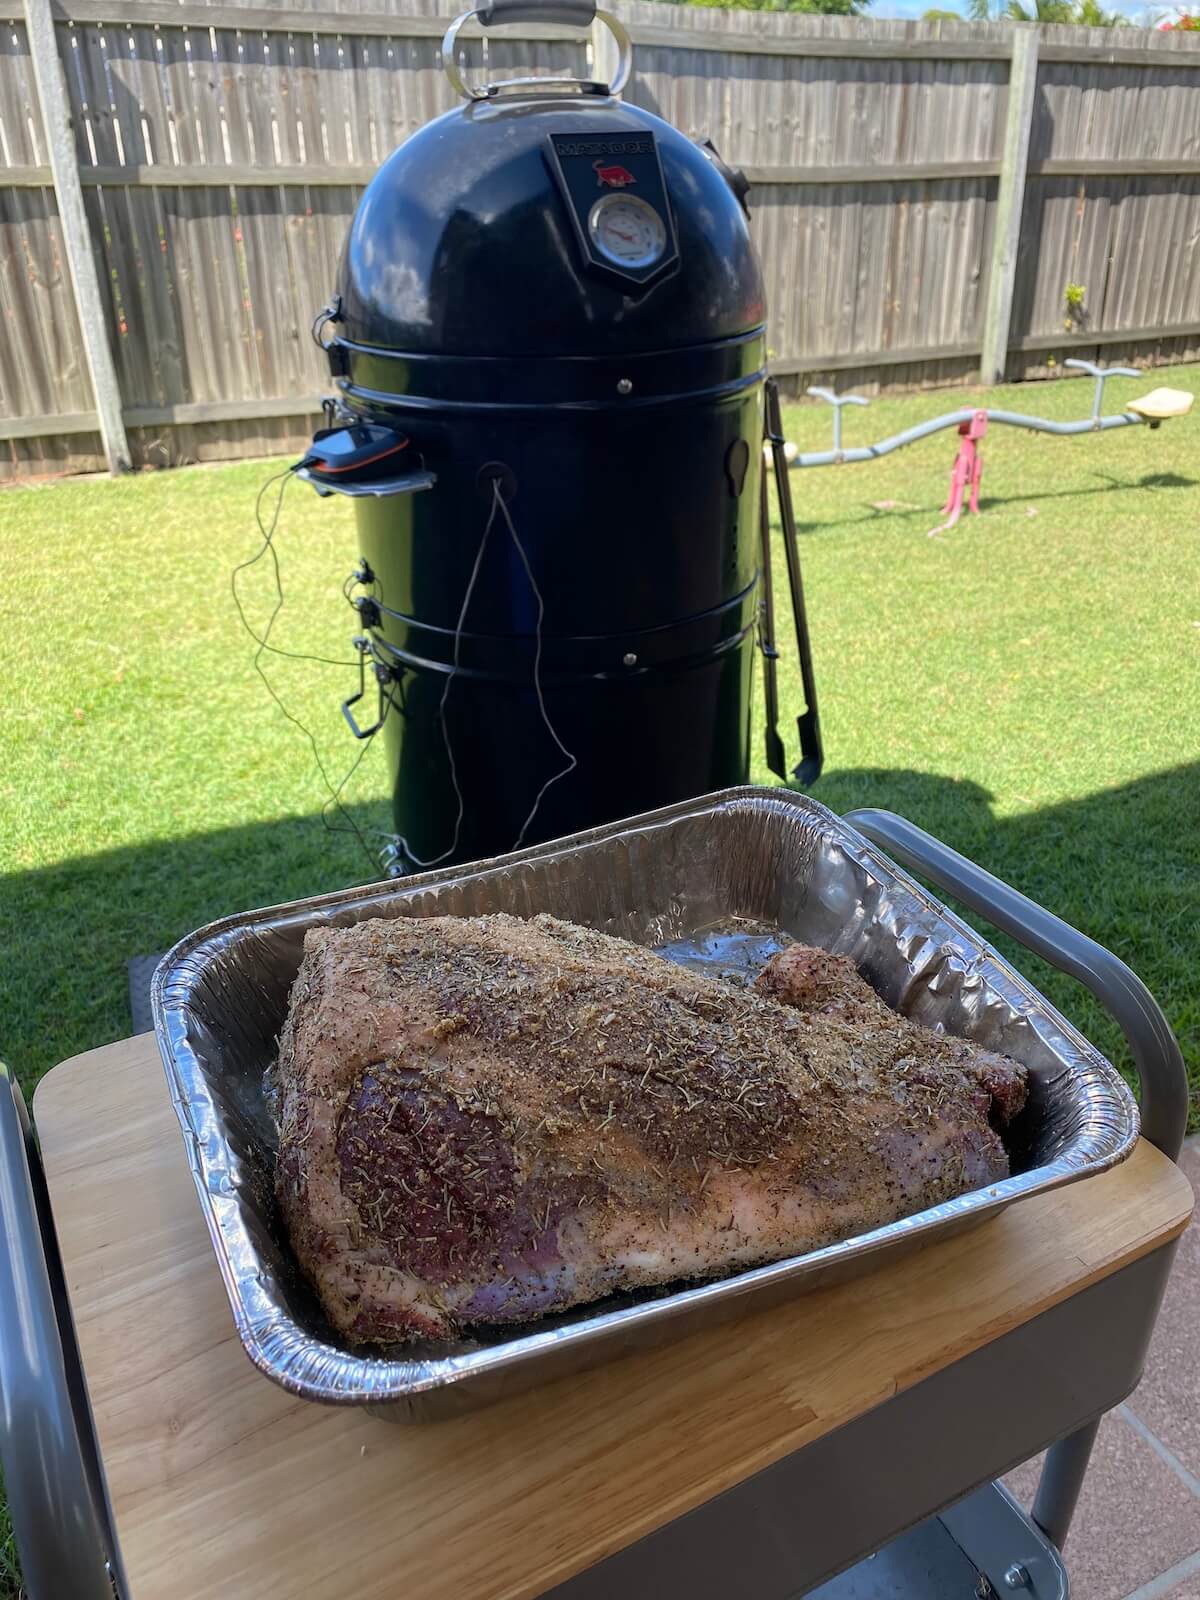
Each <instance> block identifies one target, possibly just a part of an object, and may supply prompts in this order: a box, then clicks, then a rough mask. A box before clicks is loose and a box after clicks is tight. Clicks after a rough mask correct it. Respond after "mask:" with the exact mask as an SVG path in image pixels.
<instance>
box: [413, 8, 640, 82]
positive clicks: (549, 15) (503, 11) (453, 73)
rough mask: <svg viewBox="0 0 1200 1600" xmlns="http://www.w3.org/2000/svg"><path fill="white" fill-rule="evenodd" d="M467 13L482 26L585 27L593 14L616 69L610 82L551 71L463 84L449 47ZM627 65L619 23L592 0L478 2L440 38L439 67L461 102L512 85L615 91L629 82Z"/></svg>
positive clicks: (629, 49)
mask: <svg viewBox="0 0 1200 1600" xmlns="http://www.w3.org/2000/svg"><path fill="white" fill-rule="evenodd" d="M472 17H477V18H478V19H479V21H480V23H481V25H482V26H483V27H485V28H495V27H499V26H501V25H502V24H504V23H508V22H525V23H534V24H539V23H551V22H553V23H558V24H561V25H562V26H563V27H568V28H587V27H590V25H591V23H592V22H593V21H595V20H596V19H597V18H598V19H599V20H600V21H601V22H603V23H604V24H605V25H606V26H607V28H608V30H609V32H610V33H611V34H612V36H613V38H614V39H615V40H616V41H617V70H616V73H615V74H614V76H613V79H612V81H611V83H596V82H592V81H591V80H589V79H587V78H573V77H571V76H570V74H568V73H551V74H548V75H547V76H546V77H544V78H536V77H534V78H505V79H502V80H501V81H500V82H499V83H484V84H478V85H476V84H473V83H468V82H467V80H466V79H465V78H464V77H463V75H462V72H461V71H460V70H459V65H458V62H457V61H456V60H455V56H454V47H455V45H456V44H457V42H458V36H459V33H460V32H461V31H462V28H463V26H464V25H465V24H466V23H468V22H470V20H471V18H472ZM632 63H633V44H632V42H631V40H630V38H629V35H628V33H627V32H626V31H625V28H624V26H623V24H622V23H621V22H620V21H619V19H618V18H616V17H614V16H613V14H612V12H611V11H601V10H598V9H597V6H596V0H484V3H483V4H482V5H479V6H476V7H474V9H472V10H471V11H464V12H463V13H462V15H461V16H459V17H455V19H454V21H453V22H452V23H451V24H450V26H449V27H448V28H447V29H446V36H445V38H444V39H443V40H442V69H443V71H444V72H445V74H446V76H447V77H448V78H449V80H450V82H451V84H452V85H453V86H454V88H455V90H456V91H457V92H458V93H459V94H460V95H461V96H462V97H463V99H464V100H494V99H496V98H497V96H499V95H501V94H508V93H509V92H510V91H511V90H514V89H516V90H522V91H523V90H526V89H545V88H552V89H562V88H572V89H578V90H579V92H580V93H581V94H595V95H619V94H620V92H621V90H622V89H623V88H624V87H625V85H626V83H628V81H629V69H630V67H631V65H632Z"/></svg>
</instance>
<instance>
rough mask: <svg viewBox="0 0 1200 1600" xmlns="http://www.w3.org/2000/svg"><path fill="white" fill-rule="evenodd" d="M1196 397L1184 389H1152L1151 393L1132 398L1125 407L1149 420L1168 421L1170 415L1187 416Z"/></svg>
mask: <svg viewBox="0 0 1200 1600" xmlns="http://www.w3.org/2000/svg"><path fill="white" fill-rule="evenodd" d="M1194 399H1195V396H1194V395H1190V394H1188V393H1187V392H1186V390H1183V389H1152V390H1151V391H1150V393H1149V394H1143V395H1140V396H1139V397H1138V398H1137V399H1136V400H1130V401H1129V402H1128V403H1127V405H1126V407H1125V409H1126V411H1132V412H1133V413H1134V414H1135V415H1136V416H1139V417H1144V418H1145V420H1146V421H1147V422H1166V421H1167V419H1168V418H1169V417H1186V416H1187V414H1188V412H1189V411H1190V410H1191V409H1192V402H1193V400H1194Z"/></svg>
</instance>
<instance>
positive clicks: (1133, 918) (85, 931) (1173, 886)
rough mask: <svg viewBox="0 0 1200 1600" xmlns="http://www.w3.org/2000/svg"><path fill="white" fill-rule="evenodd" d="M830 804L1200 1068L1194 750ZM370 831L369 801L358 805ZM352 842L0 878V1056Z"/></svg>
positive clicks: (306, 820) (104, 859)
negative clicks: (1093, 782) (933, 861)
mask: <svg viewBox="0 0 1200 1600" xmlns="http://www.w3.org/2000/svg"><path fill="white" fill-rule="evenodd" d="M813 794H814V797H815V798H817V799H819V800H821V801H823V802H824V803H825V804H826V805H828V806H830V807H831V808H832V809H833V810H835V811H839V812H843V811H848V810H850V809H852V808H853V807H855V806H866V805H875V806H885V807H887V808H888V809H890V810H893V811H898V812H900V813H901V814H902V815H904V816H907V817H910V818H911V819H912V820H913V821H914V822H916V823H918V824H919V825H920V826H922V827H925V828H927V829H929V831H930V832H932V833H934V834H936V835H938V837H940V838H942V839H944V840H945V841H946V843H948V844H950V845H952V846H954V847H955V848H956V849H959V850H962V851H963V852H964V853H965V854H967V855H969V856H972V857H973V858H974V859H975V860H977V861H979V862H980V863H981V864H982V865H984V866H986V867H987V868H988V869H989V870H991V871H993V872H995V873H996V874H997V875H998V876H999V877H1001V878H1004V879H1006V880H1007V881H1008V882H1009V883H1011V884H1013V885H1014V886H1015V887H1016V888H1018V889H1021V890H1023V891H1024V892H1025V893H1027V894H1029V895H1030V896H1032V898H1033V899H1035V900H1038V901H1040V902H1041V903H1042V904H1043V905H1045V906H1047V907H1049V908H1050V909H1051V910H1053V911H1055V912H1057V913H1058V914H1059V915H1061V916H1063V917H1064V918H1066V920H1067V921H1068V922H1071V923H1073V924H1074V925H1075V926H1076V927H1078V928H1081V929H1082V930H1083V931H1084V932H1085V933H1089V934H1091V935H1092V936H1093V937H1094V938H1096V939H1098V940H1100V942H1101V943H1102V944H1105V945H1107V946H1108V947H1109V948H1111V949H1113V950H1115V951H1116V952H1117V953H1118V954H1119V955H1121V956H1123V957H1124V958H1125V959H1126V960H1128V961H1129V963H1130V965H1131V966H1133V967H1134V968H1135V970H1137V971H1138V972H1139V974H1140V975H1141V976H1142V977H1143V978H1144V979H1145V981H1146V982H1147V983H1148V984H1149V986H1150V988H1151V989H1152V990H1153V991H1154V993H1155V995H1156V996H1157V998H1158V999H1159V1001H1160V1003H1161V1004H1162V1006H1163V1008H1164V1010H1165V1011H1166V1013H1167V1015H1168V1017H1169V1018H1170V1020H1171V1023H1172V1025H1173V1027H1174V1028H1175V1030H1176V1032H1177V1033H1178V1034H1179V1037H1180V1042H1181V1044H1182V1045H1183V1049H1184V1054H1185V1056H1187V1057H1188V1058H1189V1060H1190V1061H1191V1062H1193V1063H1195V1066H1196V1067H1200V829H1198V828H1197V826H1196V816H1197V812H1198V810H1200V763H1196V764H1192V765H1188V766H1181V767H1177V768H1175V769H1173V770H1170V771H1167V772H1162V773H1156V774H1154V775H1153V776H1151V777H1146V778H1142V779H1139V780H1138V781H1137V782H1135V783H1131V784H1128V785H1126V786H1124V787H1122V788H1118V789H1112V790H1106V791H1102V792H1101V793H1098V794H1095V795H1090V796H1088V797H1087V798H1086V799H1084V800H1079V801H1073V802H1071V803H1069V804H1065V805H1060V806H1052V807H1048V808H1046V809H1044V810H1041V811H1037V812H1031V813H1029V814H1026V815H1021V816H1017V817H1010V818H1002V819H997V818H996V817H995V815H994V814H993V810H992V804H991V796H990V795H989V794H988V793H987V791H986V790H984V789H982V788H980V787H979V786H978V785H977V784H974V783H970V782H955V781H954V780H953V779H950V778H946V777H940V776H937V775H935V774H931V773H923V772H911V771H902V770H901V771H884V770H873V769H859V770H849V771H842V772H836V771H835V772H830V773H829V774H827V775H826V776H825V777H823V778H822V779H821V780H820V782H819V783H818V784H817V785H816V786H815V788H814V790H813ZM352 814H353V815H354V818H355V821H356V822H358V823H359V825H360V826H364V827H370V826H376V825H378V823H379V820H380V818H379V813H378V811H374V812H369V810H368V808H354V809H353V811H352ZM376 875H377V874H373V873H372V872H371V871H370V864H369V861H368V859H367V857H366V856H364V854H363V853H362V850H361V848H360V847H359V846H358V844H357V843H356V842H355V841H354V840H353V839H352V838H351V837H349V836H343V835H330V834H328V833H326V832H325V830H324V829H323V828H322V826H321V823H320V820H319V818H318V817H316V816H313V817H294V818H288V819H285V820H282V821H273V822H264V823H256V824H252V825H248V826H245V827H238V828H227V829H222V830H219V831H214V832H212V833H207V834H198V835H194V836H192V837H190V838H183V839H172V840H163V841H156V842H154V843H150V844H146V845H139V846H135V847H131V848H127V849H121V850H113V851H109V852H106V853H103V854H99V855H94V856H88V857H83V858H80V859H76V860H73V861H67V862H64V863H62V864H61V865H58V866H54V867H48V868H45V869H41V870H39V871H34V872H29V873H24V874H13V875H11V876H9V877H7V878H4V879H0V908H2V910H0V924H3V925H5V926H3V927H2V928H0V938H2V940H3V943H2V944H0V948H2V949H3V951H4V964H5V969H6V971H5V978H6V982H5V993H4V998H3V1001H2V1002H0V1054H2V1055H4V1056H5V1057H6V1058H7V1059H8V1061H9V1062H10V1063H11V1064H12V1066H13V1067H14V1068H15V1069H16V1071H17V1073H18V1075H19V1076H20V1078H21V1079H22V1082H23V1084H24V1086H25V1087H26V1089H31V1088H32V1085H33V1083H34V1082H35V1081H36V1079H37V1078H38V1077H39V1076H40V1075H41V1073H42V1072H43V1071H45V1070H46V1068H48V1067H50V1066H52V1065H53V1064H54V1063H55V1062H56V1061H59V1060H62V1059H63V1058H65V1057H66V1056H69V1055H72V1054H75V1053H76V1052H78V1051H81V1050H86V1049H90V1048H91V1047H92V1046H94V1045H99V1044H103V1043H106V1042H107V1041H109V1040H112V1039H116V1038H120V1037H123V1036H124V1035H125V1034H127V1033H128V1032H129V1026H130V1020H129V1012H128V998H127V983H126V970H125V963H126V960H127V959H128V958H129V957H130V956H132V955H137V954H140V953H142V952H145V951H150V950H156V949H163V948H165V947H167V946H169V945H171V944H173V943H174V942H175V940H176V939H178V938H181V937H182V936H183V935H184V934H185V933H188V932H190V931H191V930H192V929H193V928H195V927H197V926H199V925H200V924H202V923H204V922H207V921H210V920H211V919H213V918H214V917H219V916H222V915H224V914H226V913H228V912H231V911H239V910H243V909H245V908H247V907H250V906H255V905H269V904H274V903H277V902H280V901H284V900H290V899H295V898H298V897H300V896H303V895H310V894H317V893H321V892H323V891H326V890H332V889H337V888H340V887H344V886H346V885H348V884H351V883H356V882H362V881H366V880H367V879H368V878H370V877H372V876H376ZM995 942H996V943H997V944H998V945H1000V947H1001V948H1002V949H1003V950H1004V952H1005V954H1006V955H1008V956H1009V957H1010V958H1011V959H1012V960H1013V961H1014V962H1015V964H1016V965H1017V966H1018V967H1020V968H1021V969H1022V970H1023V971H1024V972H1026V973H1027V974H1028V976H1029V977H1030V979H1031V980H1032V981H1033V982H1034V983H1035V984H1036V985H1037V986H1038V987H1039V988H1041V989H1043V990H1044V991H1045V992H1046V993H1047V994H1048V995H1049V996H1050V998H1051V999H1053V1000H1054V1002H1055V1004H1057V1005H1058V1006H1059V1007H1060V1008H1061V1009H1062V1010H1063V1011H1064V1012H1065V1013H1066V1014H1067V1015H1068V1016H1069V1017H1071V1018H1072V1020H1074V1021H1076V1022H1077V1023H1078V1024H1079V1025H1080V1026H1081V1027H1082V1028H1083V1030H1084V1032H1085V1033H1087V1034H1088V1035H1089V1037H1091V1038H1092V1039H1093V1040H1094V1041H1095V1043H1096V1044H1097V1045H1098V1046H1099V1047H1100V1048H1101V1049H1102V1050H1103V1051H1104V1052H1105V1054H1107V1055H1109V1056H1110V1057H1112V1058H1113V1059H1114V1060H1118V1061H1121V1062H1124V1061H1125V1060H1126V1055H1125V1051H1124V1048H1123V1044H1122V1041H1121V1038H1120V1035H1119V1033H1118V1031H1117V1029H1116V1027H1115V1025H1114V1024H1112V1023H1111V1022H1110V1021H1109V1020H1108V1019H1107V1017H1106V1016H1105V1015H1104V1014H1103V1013H1102V1012H1101V1010H1100V1008H1099V1006H1098V1005H1097V1004H1096V1003H1095V1002H1094V1001H1092V1000H1091V998H1090V996H1088V995H1086V994H1085V993H1084V991H1082V990H1081V989H1080V988H1079V987H1078V986H1077V985H1076V984H1074V983H1073V982H1072V981H1071V980H1069V979H1066V978H1064V977H1062V976H1061V975H1060V974H1057V973H1054V972H1052V971H1051V970H1050V969H1049V968H1046V967H1045V966H1043V965H1042V963H1040V962H1039V961H1037V960H1036V959H1035V958H1034V957H1032V956H1030V955H1028V954H1026V953H1025V952H1024V951H1022V950H1019V949H1018V948H1017V947H1016V946H1014V945H1013V944H1011V942H1006V941H1004V940H1002V939H996V940H995Z"/></svg>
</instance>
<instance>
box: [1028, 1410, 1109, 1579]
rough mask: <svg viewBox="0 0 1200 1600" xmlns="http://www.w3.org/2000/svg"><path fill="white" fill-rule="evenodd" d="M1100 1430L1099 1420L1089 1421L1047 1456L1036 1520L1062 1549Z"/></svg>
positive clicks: (1052, 1448)
mask: <svg viewBox="0 0 1200 1600" xmlns="http://www.w3.org/2000/svg"><path fill="white" fill-rule="evenodd" d="M1099 1427H1100V1418H1099V1417H1097V1418H1096V1420H1095V1422H1089V1423H1088V1424H1087V1426H1086V1427H1083V1428H1080V1429H1078V1431H1077V1432H1075V1433H1071V1434H1068V1435H1067V1437H1066V1438H1065V1439H1060V1440H1059V1441H1058V1443H1057V1444H1055V1445H1051V1447H1050V1449H1049V1451H1048V1452H1047V1455H1046V1462H1045V1465H1044V1466H1043V1468H1042V1476H1041V1480H1040V1482H1039V1483H1038V1489H1037V1497H1036V1499H1035V1500H1034V1502H1033V1520H1034V1521H1035V1522H1036V1523H1037V1525H1038V1527H1039V1528H1040V1529H1041V1530H1042V1532H1043V1533H1044V1534H1045V1535H1046V1536H1047V1538H1049V1539H1050V1540H1052V1541H1053V1543H1054V1544H1055V1545H1057V1546H1058V1548H1059V1549H1060V1550H1061V1549H1062V1548H1063V1546H1064V1545H1065V1544H1066V1542H1067V1532H1068V1530H1069V1529H1070V1526H1071V1518H1072V1517H1073V1516H1074V1515H1075V1507H1076V1505H1077V1504H1078V1502H1079V1491H1080V1490H1081V1489H1082V1488H1083V1477H1084V1473H1085V1472H1086V1471H1087V1467H1088V1462H1089V1460H1090V1459H1091V1454H1092V1446H1093V1445H1094V1444H1095V1442H1096V1433H1097V1431H1098V1430H1099Z"/></svg>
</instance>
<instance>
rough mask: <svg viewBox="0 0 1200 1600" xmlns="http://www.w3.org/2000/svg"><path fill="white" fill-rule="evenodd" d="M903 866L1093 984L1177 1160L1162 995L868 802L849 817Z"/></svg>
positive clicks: (1182, 1086)
mask: <svg viewBox="0 0 1200 1600" xmlns="http://www.w3.org/2000/svg"><path fill="white" fill-rule="evenodd" d="M844 820H845V821H846V822H848V823H849V824H850V826H851V827H853V828H857V829H858V831H859V833H861V834H863V835H865V837H866V838H868V839H870V840H871V841H872V842H873V843H874V844H877V845H880V846H881V847H882V848H883V849H885V850H887V851H890V853H891V854H892V855H893V856H894V857H895V858H896V860H897V861H899V862H900V863H901V864H902V865H903V866H905V867H909V868H911V869H912V870H913V871H914V872H920V873H923V874H924V876H925V877H927V878H929V879H930V880H931V881H932V882H933V883H934V884H935V885H936V887H937V888H938V889H939V890H941V891H942V892H943V893H945V894H949V895H952V896H953V897H954V898H955V899H956V900H960V901H961V902H962V903H963V905H965V906H968V907H969V908H970V909H971V910H972V911H974V912H975V913H976V914H977V915H978V916H981V917H985V918H986V919H987V920H988V921H989V922H990V923H991V924H992V925H993V926H994V927H996V928H999V929H1000V930H1001V931H1002V932H1004V933H1007V934H1008V935H1009V937H1010V938H1013V939H1016V940H1018V941H1019V942H1020V943H1021V944H1023V945H1024V946H1025V948H1026V949H1027V950H1032V951H1033V952H1034V954H1035V955H1039V956H1041V958H1042V960H1043V961H1048V962H1049V963H1050V965H1051V966H1052V967H1057V968H1058V969H1059V971H1060V972H1066V973H1069V974H1070V976H1071V977H1072V978H1076V979H1078V981H1079V982H1080V983H1082V984H1083V985H1084V987H1085V988H1088V989H1090V990H1091V991H1092V993H1093V994H1094V995H1095V996H1096V999H1097V1000H1099V1002H1100V1004H1101V1005H1102V1006H1103V1007H1104V1008H1105V1010H1106V1011H1108V1012H1109V1013H1110V1014H1111V1015H1112V1016H1113V1017H1114V1018H1115V1019H1116V1021H1117V1022H1118V1023H1119V1024H1120V1027H1121V1031H1122V1032H1123V1033H1124V1035H1125V1038H1126V1040H1127V1042H1128V1044H1129V1049H1130V1052H1131V1053H1132V1055H1133V1060H1134V1064H1135V1065H1136V1067H1137V1073H1138V1079H1139V1081H1140V1084H1141V1111H1142V1134H1143V1137H1145V1138H1146V1139H1148V1140H1149V1141H1150V1143H1151V1144H1153V1145H1157V1147H1158V1148H1159V1149H1160V1150H1161V1151H1162V1152H1163V1154H1164V1155H1168V1156H1170V1158H1171V1160H1172V1161H1174V1160H1177V1159H1178V1156H1179V1151H1180V1147H1181V1146H1182V1144H1183V1135H1184V1132H1185V1130H1186V1128H1187V1110H1188V1084H1187V1072H1186V1070H1185V1068H1184V1064H1183V1054H1182V1052H1181V1051H1180V1048H1179V1045H1178V1043H1177V1042H1176V1039H1175V1035H1174V1034H1173V1033H1172V1032H1171V1027H1170V1024H1169V1023H1168V1022H1167V1019H1166V1017H1164V1016H1163V1014H1162V1011H1161V1010H1160V1008H1159V1006H1158V1002H1157V1001H1156V1000H1155V999H1154V996H1153V995H1152V994H1151V993H1150V991H1149V989H1147V988H1146V985H1145V984H1144V983H1143V982H1142V980H1141V979H1140V978H1139V977H1137V975H1136V974H1135V973H1133V972H1131V971H1130V969H1129V968H1128V967H1127V966H1126V965H1125V963H1124V962H1123V961H1122V960H1120V958H1119V957H1117V956H1115V955H1113V953H1112V951H1111V950H1106V949H1105V948H1104V946H1103V945H1102V944H1097V942H1096V941H1095V940H1094V939H1089V938H1088V936H1087V935H1086V934H1085V933H1080V932H1079V930H1078V929H1077V928H1072V927H1071V925H1070V924H1069V923H1066V922H1064V921H1063V920H1062V918H1061V917H1056V916H1055V915H1054V914H1053V913H1052V912H1050V911H1047V910H1046V909H1045V908H1044V907H1043V906H1039V905H1038V904H1037V903H1036V901H1033V900H1030V899H1029V898H1028V897H1027V896H1026V895H1023V894H1021V893H1019V892H1018V891H1017V890H1016V889H1013V888H1010V887H1009V885H1008V884H1006V883H1002V882H1001V880H1000V879H999V878H994V877H993V876H992V874H991V873H990V872H985V871H984V870H983V868H982V867H978V866H976V865H975V863H974V862H973V861H968V859H967V858H966V856H961V855H959V853H958V851H957V850H951V849H950V847H949V845H944V844H942V843H941V841H940V840H938V839H935V838H933V837H932V835H930V834H928V833H926V832H924V830H923V829H921V828H918V827H916V826H915V824H913V823H911V822H908V821H906V819H905V818H904V817H898V816H896V815H895V813H894V812H891V811H876V810H874V809H871V808H868V809H865V810H862V811H849V812H847V813H846V816H845V818H844Z"/></svg>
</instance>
